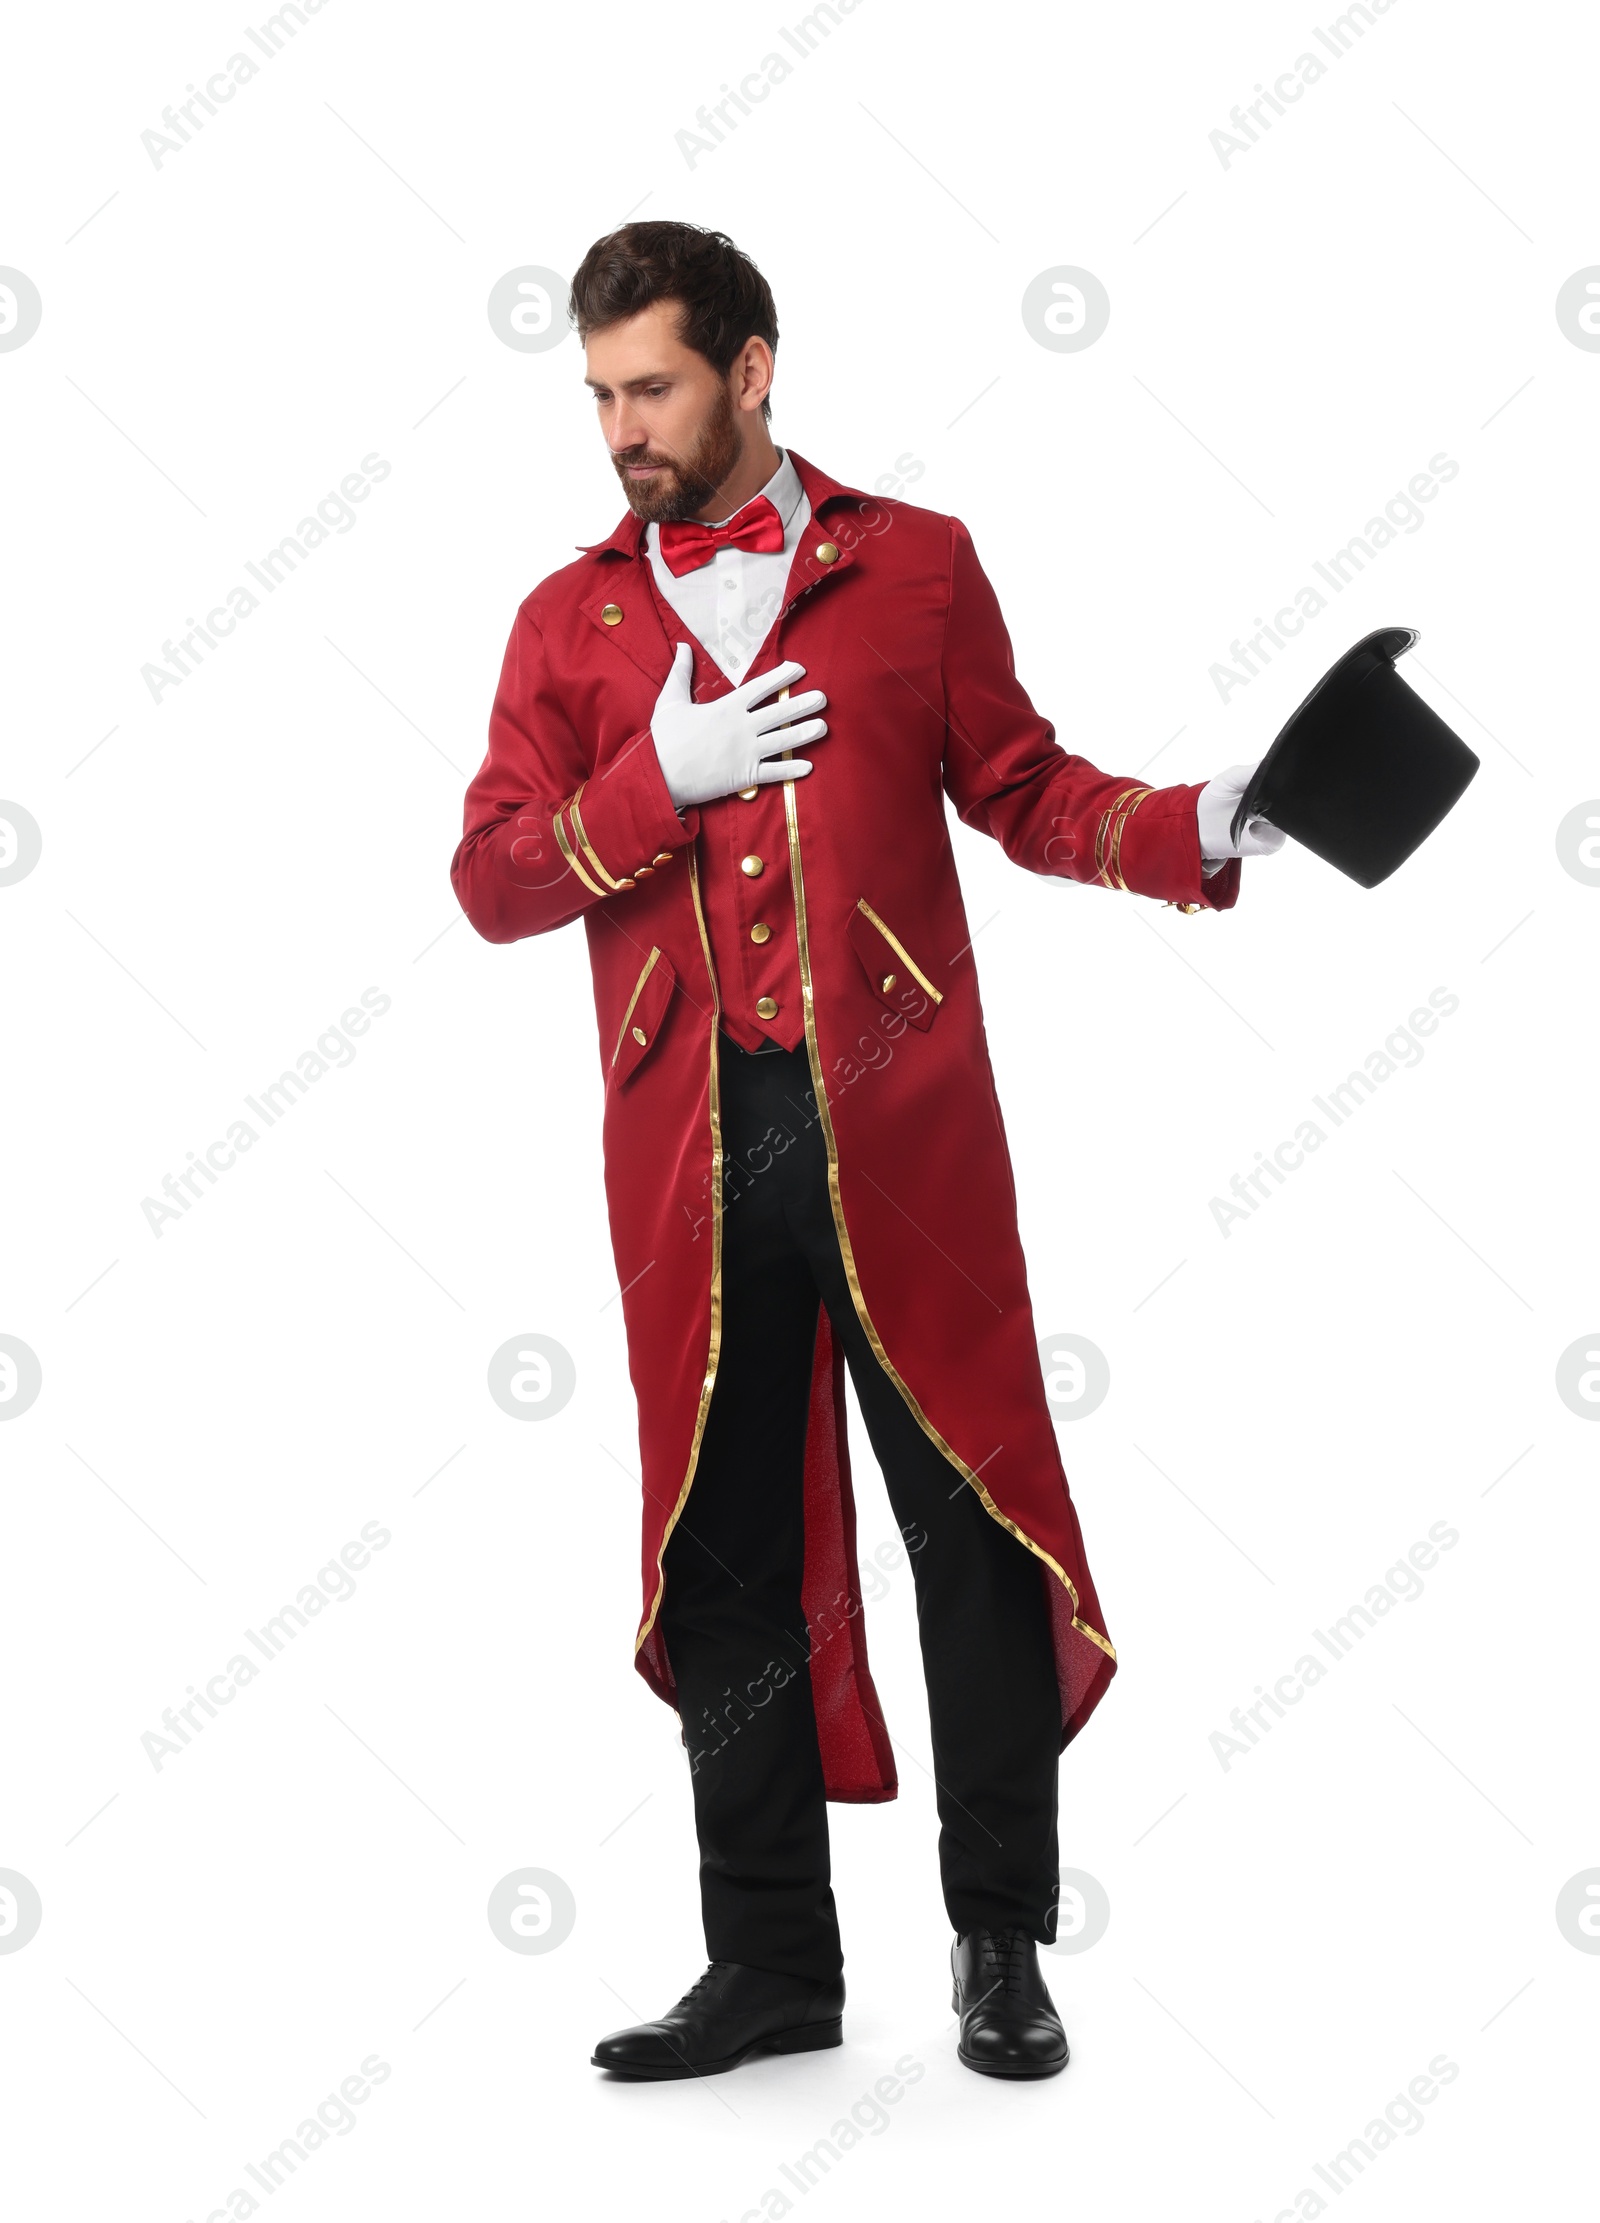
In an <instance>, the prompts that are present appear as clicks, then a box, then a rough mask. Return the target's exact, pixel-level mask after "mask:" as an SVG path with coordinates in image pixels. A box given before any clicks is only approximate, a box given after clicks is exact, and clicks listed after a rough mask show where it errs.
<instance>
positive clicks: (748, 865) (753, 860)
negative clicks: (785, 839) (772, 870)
mask: <svg viewBox="0 0 1600 2223" xmlns="http://www.w3.org/2000/svg"><path fill="white" fill-rule="evenodd" d="M766 869H767V868H766V866H765V865H764V864H763V863H762V861H761V859H760V858H759V857H741V858H740V859H739V870H740V871H741V872H742V873H743V874H744V876H745V878H746V879H747V880H759V879H760V877H761V875H762V874H763V873H764V872H765V871H766Z"/></svg>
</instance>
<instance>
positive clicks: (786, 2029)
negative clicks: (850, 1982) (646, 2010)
mask: <svg viewBox="0 0 1600 2223" xmlns="http://www.w3.org/2000/svg"><path fill="white" fill-rule="evenodd" d="M843 2012H844V1978H843V1977H842V1976H834V1977H831V1978H829V1980H828V1981H827V1982H826V1983H819V1982H817V1981H816V1980H815V1979H814V1978H812V1977H806V1976H775V1975H774V1974H773V1973H772V1971H771V1970H770V1969H765V1968H746V1967H744V1966H743V1965H742V1964H741V1963H740V1962H738V1961H713V1962H712V1963H711V1966H710V1967H709V1968H708V1969H707V1970H706V1972H705V1974H704V1975H703V1976H702V1977H701V1978H700V1981H699V1982H698V1983H697V1984H692V1985H691V1986H690V1987H689V1989H688V1990H687V1991H686V1992H685V1993H684V1995H683V1997H682V1998H681V1999H680V2000H679V2001H678V2004H677V2005H676V2006H675V2007H673V2008H671V2009H669V2010H668V2012H667V2013H666V2014H664V2015H663V2016H662V2017H661V2020H660V2021H659V2022H643V2023H640V2025H639V2026H638V2028H637V2029H634V2030H617V2031H614V2032H613V2033H612V2035H611V2036H610V2037H609V2038H602V2039H601V2040H600V2043H599V2044H598V2045H597V2046H596V2047H595V2049H594V2054H593V2061H594V2066H595V2067H596V2068H597V2069H610V2070H611V2071H612V2072H613V2073H614V2074H615V2075H617V2076H631V2077H652V2078H664V2077H672V2076H721V2074H722V2073H723V2071H724V2070H725V2069H736V2068H737V2067H738V2066H739V2063H740V2062H741V2061H747V2060H748V2059H749V2058H750V2055H751V2054H752V2053H817V2052H820V2051H821V2050H822V2049H823V2047H825V2046H832V2045H842V2044H843V2043H844V2038H843V2035H842V2033H841V2029H840V2021H841V2017H842V2015H843Z"/></svg>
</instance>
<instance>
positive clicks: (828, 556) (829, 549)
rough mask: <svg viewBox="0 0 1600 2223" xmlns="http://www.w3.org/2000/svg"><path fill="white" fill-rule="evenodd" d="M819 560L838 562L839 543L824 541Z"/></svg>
mask: <svg viewBox="0 0 1600 2223" xmlns="http://www.w3.org/2000/svg"><path fill="white" fill-rule="evenodd" d="M817 561H818V563H837V562H838V561H839V549H838V545H837V543H836V542H834V541H831V540H825V541H823V543H822V545H821V546H820V547H819V548H818V550H817ZM617 615H618V616H619V617H620V616H621V615H622V613H621V611H620V610H619V611H618V612H617Z"/></svg>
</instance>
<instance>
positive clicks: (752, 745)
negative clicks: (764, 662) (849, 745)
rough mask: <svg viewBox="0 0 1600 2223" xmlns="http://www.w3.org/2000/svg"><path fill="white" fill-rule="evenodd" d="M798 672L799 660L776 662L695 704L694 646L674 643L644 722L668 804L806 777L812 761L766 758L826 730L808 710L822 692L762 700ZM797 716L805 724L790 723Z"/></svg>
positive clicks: (678, 806)
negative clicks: (652, 708) (675, 647)
mask: <svg viewBox="0 0 1600 2223" xmlns="http://www.w3.org/2000/svg"><path fill="white" fill-rule="evenodd" d="M804 677H805V666H804V664H779V665H778V666H777V667H776V669H775V670H773V671H770V672H761V673H759V674H758V675H757V677H756V678H754V679H747V680H746V681H745V683H744V685H743V686H742V687H735V688H734V689H733V691H732V693H731V694H726V695H719V696H718V697H717V699H716V701H715V702H696V701H694V699H693V692H692V690H693V686H694V651H693V649H691V648H690V647H689V645H688V643H687V642H686V641H680V642H679V644H678V651H677V654H676V655H675V656H674V657H673V659H672V669H671V671H670V672H669V673H668V674H667V683H666V685H665V686H664V687H663V688H662V690H661V693H660V696H659V698H658V700H657V702H656V707H655V711H654V713H653V715H652V717H651V720H650V737H651V739H652V740H653V741H654V742H655V745H656V758H657V761H658V762H659V763H660V766H661V773H662V777H663V778H664V779H665V781H666V783H667V792H668V794H669V795H670V796H671V797H672V804H673V808H674V809H675V810H680V811H681V810H686V809H687V808H688V806H689V805H690V804H691V803H711V802H715V800H716V799H717V797H718V796H719V795H736V794H737V793H738V792H739V790H740V788H741V787H766V786H770V785H771V784H772V782H773V781H775V780H798V779H804V778H805V776H806V774H807V773H808V772H809V771H810V770H811V766H810V764H809V762H808V761H807V760H806V759H805V758H804V757H797V758H795V759H794V760H793V761H792V762H790V763H779V764H771V763H768V762H766V761H765V760H766V759H767V758H769V757H774V756H777V755H778V754H779V752H780V751H781V750H784V749H793V748H799V747H802V746H804V745H805V744H806V743H807V742H811V741H820V740H821V739H822V737H823V736H824V734H825V733H826V732H827V730H828V727H827V723H826V721H825V720H824V719H822V718H818V717H816V716H814V715H813V713H814V712H816V711H818V710H822V709H825V708H826V706H827V700H828V698H827V696H826V695H822V694H818V693H817V692H816V691H815V690H813V691H812V692H811V693H810V694H806V695H794V696H791V697H790V699H789V700H788V701H787V702H768V701H767V700H766V698H767V696H768V695H772V694H776V693H777V691H778V690H779V688H781V687H792V686H793V685H794V682H795V681H796V680H797V679H804ZM796 719H801V720H803V721H804V723H803V724H798V725H797V724H795V723H794V722H793V721H794V720H796ZM779 728H782V729H783V730H782V731H779V730H778V729H779Z"/></svg>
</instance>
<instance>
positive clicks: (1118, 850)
mask: <svg viewBox="0 0 1600 2223" xmlns="http://www.w3.org/2000/svg"><path fill="white" fill-rule="evenodd" d="M1154 793H1155V789H1154V788H1153V787H1146V788H1141V789H1140V791H1139V793H1138V794H1137V795H1135V797H1134V798H1133V801H1132V802H1131V803H1130V804H1129V805H1128V807H1127V809H1126V810H1125V811H1124V812H1123V814H1122V816H1121V817H1120V818H1119V819H1118V820H1117V824H1116V830H1115V832H1114V833H1113V834H1112V836H1111V855H1110V857H1109V859H1108V860H1107V861H1108V863H1109V864H1110V867H1111V870H1112V872H1113V873H1114V874H1115V875H1116V882H1117V886H1118V887H1119V888H1121V890H1122V892H1123V893H1124V895H1131V894H1132V893H1133V890H1132V889H1131V888H1130V887H1129V886H1128V883H1127V881H1126V880H1124V878H1123V877H1122V829H1123V827H1124V826H1126V825H1127V823H1128V820H1129V819H1130V818H1131V817H1132V816H1133V814H1134V812H1135V811H1136V810H1137V809H1138V808H1139V805H1140V804H1141V803H1142V802H1143V801H1144V799H1145V797H1146V796H1147V795H1153V794H1154Z"/></svg>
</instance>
